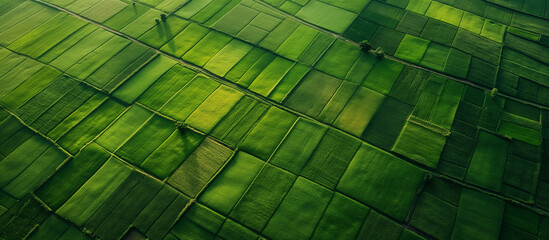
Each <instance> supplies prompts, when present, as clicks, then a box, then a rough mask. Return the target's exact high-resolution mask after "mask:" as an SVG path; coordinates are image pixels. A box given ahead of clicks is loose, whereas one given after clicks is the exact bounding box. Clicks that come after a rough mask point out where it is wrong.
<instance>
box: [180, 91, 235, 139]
mask: <svg viewBox="0 0 549 240" xmlns="http://www.w3.org/2000/svg"><path fill="white" fill-rule="evenodd" d="M243 96H244V94H243V93H241V92H239V91H237V90H235V89H233V88H230V87H227V86H224V85H223V86H220V87H219V88H217V89H216V90H215V91H214V92H213V93H212V94H211V95H210V96H209V97H208V98H207V99H206V100H204V102H202V103H201V104H200V106H198V108H197V109H196V110H195V111H194V112H193V113H192V114H191V115H189V117H188V118H187V119H186V120H185V122H186V123H187V124H189V125H190V126H192V127H194V128H196V129H198V130H200V131H202V132H205V133H209V132H210V131H211V130H213V128H214V127H215V126H216V125H217V123H219V121H221V119H222V118H223V117H224V116H225V115H226V114H227V113H228V112H229V111H230V110H231V108H233V107H234V105H236V104H237V103H238V101H239V100H240V99H241V98H242V97H243Z"/></svg>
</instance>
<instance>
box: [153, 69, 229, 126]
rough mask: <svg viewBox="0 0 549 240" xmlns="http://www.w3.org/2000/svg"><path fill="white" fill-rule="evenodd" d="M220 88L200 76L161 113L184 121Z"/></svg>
mask: <svg viewBox="0 0 549 240" xmlns="http://www.w3.org/2000/svg"><path fill="white" fill-rule="evenodd" d="M219 86H220V84H219V83H217V82H215V81H213V80H211V79H209V78H206V77H205V76H203V75H198V76H196V77H195V78H193V79H192V80H191V81H190V82H189V83H188V84H186V85H185V86H184V87H183V88H182V89H181V90H179V91H178V92H177V93H176V94H175V95H174V96H173V97H172V98H171V99H170V100H169V101H168V102H167V103H166V104H165V105H164V106H162V108H160V112H162V113H164V114H166V115H168V116H170V117H173V118H175V119H177V120H180V121H184V120H185V119H187V117H188V116H189V115H191V113H192V112H193V111H194V110H195V109H196V108H198V106H200V104H202V102H204V100H206V99H207V98H208V96H210V94H212V93H213V92H214V91H215V90H216V89H217V88H218V87H219Z"/></svg>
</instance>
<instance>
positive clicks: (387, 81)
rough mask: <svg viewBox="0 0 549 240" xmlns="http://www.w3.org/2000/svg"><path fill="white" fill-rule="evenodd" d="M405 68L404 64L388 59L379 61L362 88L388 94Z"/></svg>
mask: <svg viewBox="0 0 549 240" xmlns="http://www.w3.org/2000/svg"><path fill="white" fill-rule="evenodd" d="M403 68H404V64H402V63H399V62H396V61H393V60H389V59H386V58H385V59H383V60H381V61H378V62H377V63H376V65H374V68H373V69H372V71H370V73H369V74H368V76H367V77H366V79H365V80H364V82H362V86H365V87H367V88H370V89H372V90H375V91H378V92H380V93H383V94H388V93H389V91H390V90H391V88H392V87H393V84H394V83H395V81H396V79H397V78H398V76H399V75H400V72H401V71H402V69H403Z"/></svg>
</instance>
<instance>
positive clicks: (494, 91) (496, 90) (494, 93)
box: [490, 88, 499, 98]
mask: <svg viewBox="0 0 549 240" xmlns="http://www.w3.org/2000/svg"><path fill="white" fill-rule="evenodd" d="M498 92H499V91H498V89H497V88H492V91H490V97H492V98H494V97H496V96H497V95H498Z"/></svg>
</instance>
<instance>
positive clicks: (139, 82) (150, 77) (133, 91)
mask: <svg viewBox="0 0 549 240" xmlns="http://www.w3.org/2000/svg"><path fill="white" fill-rule="evenodd" d="M175 64H176V62H175V61H174V60H172V59H170V58H168V57H164V56H158V57H156V58H155V59H154V60H153V61H151V62H150V63H149V64H147V65H146V66H145V67H144V68H142V69H141V70H139V72H137V73H136V74H135V75H133V76H132V77H131V78H130V79H128V81H126V82H125V83H124V85H122V86H121V87H120V88H118V89H117V90H116V91H115V92H114V93H113V96H114V97H117V98H118V99H121V100H122V101H124V102H126V103H133V101H135V100H136V99H137V98H138V97H139V96H140V95H141V94H142V93H143V92H145V90H147V88H149V87H150V86H151V85H152V84H153V83H154V82H155V81H156V80H157V79H158V78H160V76H162V74H164V73H165V72H167V71H168V70H169V69H170V68H171V67H172V66H173V65H175Z"/></svg>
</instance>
